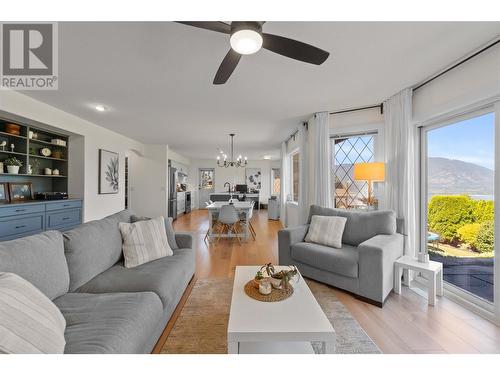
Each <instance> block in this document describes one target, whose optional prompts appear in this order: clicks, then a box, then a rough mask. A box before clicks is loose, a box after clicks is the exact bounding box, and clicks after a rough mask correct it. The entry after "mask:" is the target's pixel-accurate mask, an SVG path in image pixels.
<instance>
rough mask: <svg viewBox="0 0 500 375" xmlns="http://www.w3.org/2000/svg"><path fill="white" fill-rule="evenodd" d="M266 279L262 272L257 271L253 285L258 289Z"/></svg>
mask: <svg viewBox="0 0 500 375" xmlns="http://www.w3.org/2000/svg"><path fill="white" fill-rule="evenodd" d="M263 279H264V275H263V274H262V271H257V273H256V274H255V277H254V278H253V284H254V286H255V287H256V288H258V287H259V284H260V282H261V281H262V280H263Z"/></svg>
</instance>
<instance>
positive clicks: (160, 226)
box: [118, 217, 174, 268]
mask: <svg viewBox="0 0 500 375" xmlns="http://www.w3.org/2000/svg"><path fill="white" fill-rule="evenodd" d="M118 225H119V227H120V231H121V233H122V239H123V258H124V262H123V263H124V265H125V267H127V268H134V267H137V266H140V265H141V264H145V263H148V262H151V261H153V260H156V259H160V258H163V257H166V256H172V255H174V253H173V252H172V249H171V248H170V245H169V244H168V240H167V233H166V232H165V219H164V218H163V217H158V218H156V219H151V220H140V221H137V222H135V223H119V224H118Z"/></svg>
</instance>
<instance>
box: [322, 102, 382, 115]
mask: <svg viewBox="0 0 500 375" xmlns="http://www.w3.org/2000/svg"><path fill="white" fill-rule="evenodd" d="M373 108H380V114H381V115H383V114H384V103H380V104H374V105H368V106H364V107H358V108H350V109H342V110H340V111H334V112H330V114H331V115H339V114H341V113H348V112H355V111H364V110H365V109H373Z"/></svg>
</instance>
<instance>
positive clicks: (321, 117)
mask: <svg viewBox="0 0 500 375" xmlns="http://www.w3.org/2000/svg"><path fill="white" fill-rule="evenodd" d="M308 124H309V125H308V138H309V204H310V205H311V204H317V205H320V206H323V207H331V204H332V200H331V191H330V185H331V171H330V169H331V166H330V163H331V161H330V159H331V154H330V114H329V113H328V112H319V113H316V114H315V115H314V116H313V117H312V118H311V119H310V120H309V122H308Z"/></svg>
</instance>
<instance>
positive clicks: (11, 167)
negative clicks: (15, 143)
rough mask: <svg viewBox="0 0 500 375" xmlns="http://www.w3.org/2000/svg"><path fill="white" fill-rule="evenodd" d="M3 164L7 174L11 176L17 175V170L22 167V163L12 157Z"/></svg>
mask: <svg viewBox="0 0 500 375" xmlns="http://www.w3.org/2000/svg"><path fill="white" fill-rule="evenodd" d="M4 164H5V165H6V166H7V173H11V174H18V173H19V168H21V167H22V166H23V162H22V161H21V160H19V159H18V158H16V157H14V156H13V157H11V158H8V159H6V160H5V161H4Z"/></svg>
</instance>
